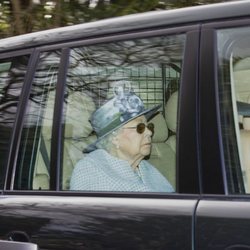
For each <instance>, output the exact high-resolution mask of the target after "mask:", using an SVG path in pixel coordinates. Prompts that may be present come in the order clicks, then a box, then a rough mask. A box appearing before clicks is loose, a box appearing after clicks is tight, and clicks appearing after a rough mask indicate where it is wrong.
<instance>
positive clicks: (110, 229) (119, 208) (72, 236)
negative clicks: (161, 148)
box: [0, 196, 197, 250]
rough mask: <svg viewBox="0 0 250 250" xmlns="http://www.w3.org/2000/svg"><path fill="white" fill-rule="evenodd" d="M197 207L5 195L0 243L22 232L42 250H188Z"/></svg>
mask: <svg viewBox="0 0 250 250" xmlns="http://www.w3.org/2000/svg"><path fill="white" fill-rule="evenodd" d="M182 198H184V197H182ZM196 203H197V201H196V199H194V198H193V199H181V200H177V199H169V200H163V199H153V198H151V199H148V198H147V199H145V198H137V199H135V198H105V197H103V198H94V197H71V198H70V197H45V196H41V197H40V198H35V197H32V196H9V197H8V196H5V198H4V199H2V200H1V204H0V221H1V225H2V226H1V228H0V238H1V239H5V237H6V233H7V234H8V233H11V232H12V231H22V232H25V233H26V234H28V235H29V237H30V240H31V242H33V243H35V244H38V246H39V247H40V249H41V250H42V249H67V250H71V249H72V250H73V249H74V250H75V249H79V250H80V249H171V250H172V249H192V244H191V243H192V235H191V232H192V216H193V212H194V209H195V206H196Z"/></svg>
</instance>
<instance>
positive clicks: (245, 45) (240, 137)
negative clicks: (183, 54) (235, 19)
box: [217, 27, 250, 194]
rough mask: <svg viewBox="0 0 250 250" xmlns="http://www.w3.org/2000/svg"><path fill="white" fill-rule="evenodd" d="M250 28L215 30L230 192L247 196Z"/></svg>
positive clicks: (249, 170)
mask: <svg viewBox="0 0 250 250" xmlns="http://www.w3.org/2000/svg"><path fill="white" fill-rule="evenodd" d="M249 31H250V28H249V27H242V28H231V29H223V30H218V31H217V36H218V58H219V91H220V108H221V125H222V126H221V128H222V136H223V145H224V155H225V167H226V174H227V180H228V187H229V192H230V193H234V194H235V193H236V194H237V193H244V192H246V193H250V153H249V152H250V35H249V34H250V33H249Z"/></svg>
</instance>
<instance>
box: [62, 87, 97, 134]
mask: <svg viewBox="0 0 250 250" xmlns="http://www.w3.org/2000/svg"><path fill="white" fill-rule="evenodd" d="M67 101H68V103H67V110H66V127H65V137H73V138H80V137H87V136H89V134H90V133H91V132H92V126H91V124H90V122H89V119H90V116H91V114H92V113H93V111H94V110H95V104H94V102H93V100H92V98H91V97H89V96H88V95H86V94H84V93H81V92H74V93H71V94H70V95H69V97H68V99H67Z"/></svg>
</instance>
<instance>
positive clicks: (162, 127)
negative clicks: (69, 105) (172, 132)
mask: <svg viewBox="0 0 250 250" xmlns="http://www.w3.org/2000/svg"><path fill="white" fill-rule="evenodd" d="M149 122H152V123H154V125H155V133H154V136H153V140H152V141H153V142H158V143H159V142H165V141H166V140H167V138H168V127H167V124H166V121H165V119H164V117H163V115H162V113H158V114H157V115H156V116H154V118H153V119H151V120H150V121H149Z"/></svg>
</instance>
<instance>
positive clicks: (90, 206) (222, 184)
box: [0, 1, 250, 250]
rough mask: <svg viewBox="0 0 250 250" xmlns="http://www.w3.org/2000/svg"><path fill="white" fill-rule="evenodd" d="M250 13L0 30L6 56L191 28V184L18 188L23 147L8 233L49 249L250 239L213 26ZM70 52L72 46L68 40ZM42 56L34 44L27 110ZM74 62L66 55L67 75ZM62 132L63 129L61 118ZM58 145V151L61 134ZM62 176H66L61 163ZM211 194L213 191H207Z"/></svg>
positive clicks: (4, 230)
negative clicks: (221, 111) (233, 164)
mask: <svg viewBox="0 0 250 250" xmlns="http://www.w3.org/2000/svg"><path fill="white" fill-rule="evenodd" d="M249 17H250V1H242V2H240V1H237V2H231V3H227V4H224V3H222V4H213V5H208V6H199V7H195V8H185V9H178V10H172V11H159V12H150V13H146V14H137V15H130V16H127V17H119V18H115V19H108V20H103V21H98V22H93V23H88V24H81V25H76V26H71V27H65V28H59V29H54V30H49V31H43V32H37V33H32V34H27V35H23V36H19V37H13V38H7V39H2V40H0V53H1V54H0V56H2V57H7V56H10V55H11V56H13V55H17V54H19V55H20V54H25V53H28V54H29V53H31V52H32V50H33V49H34V48H38V47H41V46H44V48H45V49H48V48H49V47H50V46H48V45H52V44H53V45H56V46H58V47H60V46H62V45H59V44H63V46H65V47H67V46H70V45H71V42H72V41H74V42H75V41H79V42H82V41H83V40H87V39H90V38H91V39H93V41H97V42H98V41H99V40H98V39H101V38H103V37H104V36H106V37H108V38H109V39H110V40H111V38H116V36H118V35H123V36H124V37H125V38H126V36H129V35H131V34H132V33H133V38H136V37H139V36H141V35H145V34H144V33H143V34H141V33H140V32H142V31H143V32H148V31H159V30H161V29H165V30H167V29H169V30H171V33H175V32H176V33H179V32H180V29H182V32H184V31H186V32H187V33H188V36H187V37H188V39H187V40H188V42H187V48H186V51H185V60H184V67H183V76H182V86H181V90H180V98H181V101H180V110H179V119H180V121H181V124H180V126H179V132H180V133H179V138H178V143H179V146H178V149H177V152H178V154H179V158H178V159H177V164H178V167H179V169H178V177H179V179H178V181H179V183H178V189H179V192H181V193H183V194H182V195H180V194H169V195H162V194H144V195H138V194H131V193H128V194H120V193H116V194H110V193H109V194H107V193H88V194H86V193H77V194H76V193H73V194H72V193H70V192H56V191H54V192H42V191H41V192H36V191H34V192H26V193H25V192H12V191H9V190H11V189H12V188H13V182H12V181H11V180H12V178H11V177H12V176H13V175H14V174H15V169H14V168H13V166H11V163H12V162H15V160H16V158H15V157H16V154H15V153H12V154H10V158H9V160H8V163H9V165H10V166H9V169H8V172H7V175H6V176H7V177H8V179H6V180H5V187H4V190H3V191H1V198H0V225H1V226H0V240H1V239H3V240H6V239H10V237H11V238H12V239H15V240H19V241H21V240H22V241H30V242H33V243H36V244H38V246H39V247H40V249H41V250H43V249H44V250H45V249H51V250H52V249H54V250H55V249H68V250H71V249H72V250H73V249H74V250H75V249H171V250H173V249H181V250H188V249H199V250H206V249H211V250H214V249H228V250H229V249H231V250H232V249H238V250H239V249H249V248H250V233H249V232H250V230H249V228H250V201H249V198H248V197H247V196H238V197H237V196H234V197H232V196H229V195H228V184H227V181H226V177H225V169H224V161H223V154H222V144H221V141H220V136H221V135H220V131H219V119H218V103H216V102H217V100H218V99H217V96H216V94H218V93H217V88H216V84H217V78H216V72H215V69H216V68H215V63H216V57H215V54H214V53H215V52H214V47H215V46H214V42H215V40H214V30H213V29H214V27H213V25H216V24H217V23H220V27H234V26H235V25H236V23H237V25H241V19H242V20H243V21H244V20H245V23H244V25H247V24H248V25H249ZM204 23H206V24H208V26H204ZM188 25H189V26H190V25H191V26H192V27H191V28H190V27H188ZM209 25H210V26H209ZM237 25H236V26H237ZM89 43H91V42H89ZM66 45H67V46H66ZM46 46H47V47H46ZM27 49H28V50H27ZM8 53H11V54H8ZM64 53H65V55H66V54H67V49H66V50H64ZM37 58H38V54H37V53H36V52H35V53H33V54H32V60H31V61H30V65H29V72H28V74H27V77H26V80H25V86H26V91H24V92H23V94H22V98H21V99H24V101H23V102H22V104H21V105H20V108H19V111H21V112H24V110H25V105H26V103H25V100H26V101H27V93H28V90H29V87H30V83H31V81H32V77H33V75H34V67H35V64H36V63H37ZM65 58H66V56H65ZM65 67H66V62H65V61H64V62H63V63H62V64H61V73H60V80H61V81H63V80H64V69H65ZM61 88H62V87H61ZM60 91H63V89H61V90H60ZM57 99H58V100H59V101H58V102H57V111H60V108H61V106H60V103H62V102H60V96H58V97H57ZM21 112H19V113H18V114H17V119H18V121H17V122H16V124H15V127H14V130H13V133H14V134H16V135H18V131H19V130H20V129H21V126H22V121H21V119H22V116H23V113H21ZM55 121H57V122H59V119H57V118H55ZM54 124H55V123H54ZM54 133H57V130H56V125H55V127H54ZM59 134H60V133H58V136H59ZM19 136H20V134H19ZM19 139H20V138H19V137H18V136H17V137H15V138H13V139H12V144H11V145H10V146H11V152H15V151H16V150H17V149H16V147H17V144H18V141H19ZM58 140H59V138H57V140H56V141H58ZM54 147H55V149H53V150H54V151H55V152H58V151H57V150H58V148H57V146H56V143H54ZM190 151H191V152H190ZM55 156H56V155H55V154H54V155H53V156H52V157H54V160H53V161H54V162H55V164H56V165H58V164H59V161H60V159H58V158H57V157H55ZM59 165H60V164H59ZM55 171H56V168H55ZM54 176H55V178H56V177H57V178H58V175H57V173H56V172H55V173H54ZM51 184H52V188H53V189H54V190H58V189H59V180H58V179H57V180H56V181H53V180H52V181H51ZM185 193H188V194H190V193H193V194H196V195H195V196H194V195H193V196H192V197H191V196H190V195H187V194H185ZM207 194H214V195H212V196H210V197H207ZM218 194H221V195H220V196H218ZM0 243H1V242H0ZM0 249H1V244H0Z"/></svg>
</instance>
